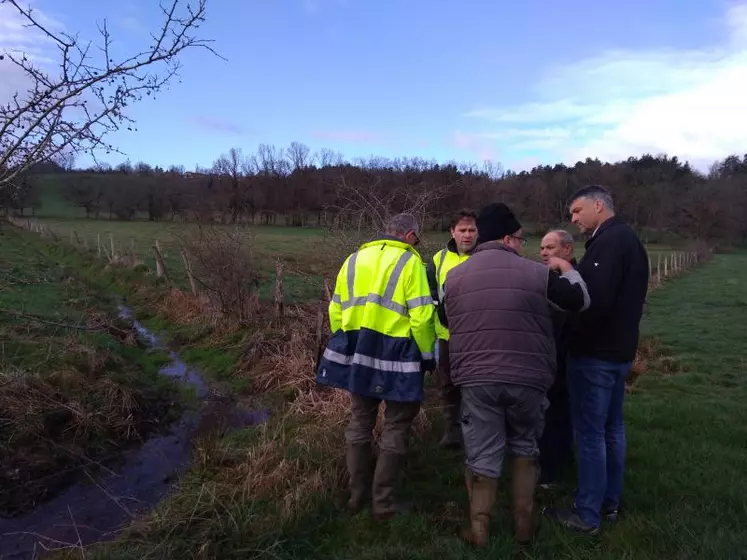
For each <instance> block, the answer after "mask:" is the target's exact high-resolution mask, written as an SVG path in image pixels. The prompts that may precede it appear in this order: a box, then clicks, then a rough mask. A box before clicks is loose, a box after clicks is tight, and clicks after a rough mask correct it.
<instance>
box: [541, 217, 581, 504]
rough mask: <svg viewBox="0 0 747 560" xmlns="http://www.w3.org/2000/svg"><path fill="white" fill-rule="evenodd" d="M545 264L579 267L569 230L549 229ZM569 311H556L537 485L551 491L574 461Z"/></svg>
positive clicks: (544, 248)
mask: <svg viewBox="0 0 747 560" xmlns="http://www.w3.org/2000/svg"><path fill="white" fill-rule="evenodd" d="M540 256H541V257H542V263H543V264H549V263H550V259H552V258H553V257H556V258H559V259H563V260H565V261H568V262H569V263H571V265H572V266H573V267H574V268H576V265H577V263H576V259H575V258H574V257H573V236H572V235H571V234H570V233H568V232H567V231H565V230H562V229H556V230H552V231H549V232H547V234H546V235H545V236H544V237H543V238H542V242H541V243H540ZM567 322H568V321H567V313H565V312H564V311H557V310H556V311H554V312H553V330H554V332H555V348H556V354H557V357H558V365H557V370H556V374H555V381H554V382H553V384H552V386H551V387H550V389H549V390H548V391H547V401H548V408H547V410H546V411H545V419H544V430H543V432H542V436H541V437H540V440H539V453H540V454H539V466H540V478H539V481H538V483H537V485H538V486H539V487H540V488H543V489H546V490H549V489H551V488H553V487H555V484H556V481H557V479H558V476H559V475H560V472H561V471H562V470H563V469H564V467H566V466H568V465H570V463H571V462H572V460H573V427H572V426H571V410H570V404H569V402H568V384H567V380H566V367H565V361H566V355H567V344H568V326H567Z"/></svg>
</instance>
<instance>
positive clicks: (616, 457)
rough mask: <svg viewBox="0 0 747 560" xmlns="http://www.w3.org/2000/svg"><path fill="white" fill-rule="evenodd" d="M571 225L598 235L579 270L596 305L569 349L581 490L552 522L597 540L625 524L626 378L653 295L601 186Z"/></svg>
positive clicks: (643, 261)
mask: <svg viewBox="0 0 747 560" xmlns="http://www.w3.org/2000/svg"><path fill="white" fill-rule="evenodd" d="M570 213H571V221H572V222H573V223H574V224H576V225H577V226H578V228H579V230H580V231H581V232H582V233H584V232H592V235H591V238H590V239H589V240H588V241H587V242H586V253H585V254H584V256H583V258H582V259H581V262H580V263H579V266H578V270H579V272H580V273H581V276H583V278H584V280H585V281H586V284H587V286H588V288H589V296H590V297H591V305H590V307H589V309H588V310H586V311H584V312H583V313H579V314H578V316H577V317H576V318H575V320H574V325H573V328H572V331H571V334H570V337H571V338H570V342H569V347H568V354H569V355H568V386H569V390H570V402H571V415H572V419H573V428H574V430H575V432H576V441H577V443H578V490H577V493H576V499H575V503H574V507H573V508H571V509H555V508H552V509H548V510H546V512H545V513H546V514H547V515H548V516H549V517H551V518H553V519H555V520H557V521H559V522H560V523H561V524H562V525H563V526H564V527H566V528H568V529H572V530H574V531H578V532H582V533H587V534H596V533H598V532H599V529H600V526H601V519H602V514H603V513H604V515H605V516H606V517H607V519H608V520H610V521H614V520H616V519H617V512H618V508H619V505H620V495H621V493H622V486H623V471H624V467H625V428H624V425H623V397H624V395H625V377H626V375H627V374H628V371H629V370H630V367H631V365H632V362H633V360H634V359H635V354H636V350H637V348H638V338H639V324H640V320H641V316H642V314H643V304H644V301H645V299H646V292H647V290H648V275H649V269H648V256H647V254H646V249H645V248H644V247H643V245H642V244H641V242H640V240H639V239H638V236H637V235H636V233H635V232H634V231H633V230H632V228H631V227H630V226H628V225H627V224H626V223H624V222H623V221H622V220H621V219H620V218H618V217H617V216H615V211H614V206H613V203H612V197H611V196H610V194H609V192H608V191H607V190H606V189H605V188H604V187H600V186H597V185H592V186H588V187H584V188H583V189H581V190H579V191H578V192H577V193H576V194H575V195H574V196H573V198H572V199H571V203H570Z"/></svg>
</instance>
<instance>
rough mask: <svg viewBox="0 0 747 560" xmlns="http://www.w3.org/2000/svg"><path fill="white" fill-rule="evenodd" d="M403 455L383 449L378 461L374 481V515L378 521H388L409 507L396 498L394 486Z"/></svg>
mask: <svg viewBox="0 0 747 560" xmlns="http://www.w3.org/2000/svg"><path fill="white" fill-rule="evenodd" d="M403 458H404V457H403V456H402V455H397V454H395V453H387V452H386V451H382V452H381V453H380V454H379V458H378V459H377V461H376V471H375V472H374V481H373V516H374V519H376V520H377V521H386V520H387V519H391V518H392V517H394V516H395V515H397V514H398V513H405V512H407V510H408V509H409V508H408V506H407V505H406V504H402V503H398V502H397V501H395V499H394V487H395V486H396V484H397V477H398V475H399V467H400V464H401V462H402V460H403Z"/></svg>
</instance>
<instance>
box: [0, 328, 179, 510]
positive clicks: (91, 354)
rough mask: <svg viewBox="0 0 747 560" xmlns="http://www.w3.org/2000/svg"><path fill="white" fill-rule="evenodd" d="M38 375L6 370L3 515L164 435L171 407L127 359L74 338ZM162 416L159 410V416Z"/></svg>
mask: <svg viewBox="0 0 747 560" xmlns="http://www.w3.org/2000/svg"><path fill="white" fill-rule="evenodd" d="M49 348H50V353H49V357H48V359H47V360H46V361H45V362H44V363H42V364H39V366H38V367H36V368H24V369H21V368H13V367H11V366H9V365H8V364H7V363H5V364H3V367H2V369H1V370H0V487H2V488H4V489H6V490H4V491H3V492H2V497H1V498H0V512H2V513H3V514H4V515H13V514H18V513H22V512H23V511H25V510H26V509H28V508H29V507H31V506H33V505H34V504H35V503H38V501H40V500H44V499H46V498H48V497H51V496H53V495H54V494H55V493H56V492H57V491H58V490H61V489H62V488H64V487H65V486H66V485H67V484H69V482H70V481H71V480H74V479H77V478H78V477H79V476H80V475H81V472H79V471H80V470H81V468H84V467H96V466H98V464H99V463H100V462H101V461H102V460H104V458H105V457H107V456H113V455H116V454H117V453H118V452H119V451H120V448H121V447H122V446H124V445H127V443H128V442H134V441H139V440H141V439H142V438H143V437H144V436H145V435H146V434H147V433H149V432H151V431H153V430H154V429H155V428H157V424H158V419H159V418H160V417H162V416H163V415H164V414H165V413H166V411H167V410H168V408H169V406H170V404H169V402H168V401H163V399H162V398H160V397H159V396H158V392H157V390H156V387H153V388H151V389H144V388H140V389H138V383H137V382H136V381H135V376H136V374H135V373H130V372H128V371H127V367H126V366H127V364H126V361H125V360H124V359H123V357H122V356H121V355H118V354H115V353H113V352H111V351H109V350H107V349H105V348H101V347H97V346H95V345H93V344H92V343H90V342H85V341H83V340H81V339H80V337H77V336H70V337H68V338H67V339H66V343H65V344H63V345H62V347H60V348H56V349H55V350H52V347H51V346H50V347H49ZM159 409H160V410H159Z"/></svg>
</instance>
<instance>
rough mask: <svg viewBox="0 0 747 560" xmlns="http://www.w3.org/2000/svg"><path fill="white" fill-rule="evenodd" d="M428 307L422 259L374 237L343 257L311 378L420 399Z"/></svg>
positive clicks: (430, 319) (428, 343)
mask: <svg viewBox="0 0 747 560" xmlns="http://www.w3.org/2000/svg"><path fill="white" fill-rule="evenodd" d="M434 317H435V312H434V306H433V299H432V297H431V295H430V289H429V286H428V279H427V276H426V270H425V264H424V263H423V260H422V258H421V257H420V254H418V252H417V251H416V250H415V249H414V248H413V247H411V246H410V245H408V244H407V243H404V242H402V241H399V240H396V239H394V238H389V237H385V238H381V239H378V240H376V241H372V242H370V243H365V244H363V245H361V247H360V248H359V249H358V251H356V252H355V253H353V254H352V255H350V256H349V257H348V258H347V259H346V260H345V263H344V264H343V265H342V268H341V269H340V272H339V273H338V275H337V282H336V284H335V292H334V295H333V297H332V301H331V302H330V304H329V322H330V327H331V330H332V333H333V336H332V338H331V340H330V341H329V343H328V344H327V347H326V349H325V351H324V354H323V356H322V358H321V360H320V362H319V369H318V371H317V382H318V383H320V384H323V385H329V386H331V387H337V388H340V389H346V390H348V391H350V392H352V393H356V394H360V395H366V396H371V397H377V398H380V399H383V400H393V401H403V402H419V401H422V400H423V373H424V367H423V366H424V365H425V364H424V362H430V361H432V360H433V350H434V346H435V342H436V333H435V325H434Z"/></svg>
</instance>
